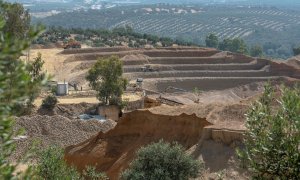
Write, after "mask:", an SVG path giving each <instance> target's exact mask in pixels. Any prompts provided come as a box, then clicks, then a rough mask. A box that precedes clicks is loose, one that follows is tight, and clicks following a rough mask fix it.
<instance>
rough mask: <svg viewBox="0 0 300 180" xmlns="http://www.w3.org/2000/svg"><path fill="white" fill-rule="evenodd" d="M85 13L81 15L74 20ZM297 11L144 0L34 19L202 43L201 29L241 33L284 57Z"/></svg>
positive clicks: (295, 35)
mask: <svg viewBox="0 0 300 180" xmlns="http://www.w3.org/2000/svg"><path fill="white" fill-rule="evenodd" d="M79 19H84V21H78V20H79ZM299 19H300V13H299V12H298V11H286V10H281V9H276V8H268V7H250V8H248V7H237V6H202V7H201V6H184V5H181V6H176V5H161V4H160V5H143V6H126V7H115V8H111V9H106V10H100V11H99V10H97V11H94V10H90V11H74V12H69V13H61V14H58V15H55V16H51V17H47V18H45V19H38V20H35V22H38V21H41V22H42V23H44V24H46V25H47V26H62V27H66V28H91V29H99V28H105V29H113V28H115V27H124V26H126V25H129V26H130V27H132V28H133V29H134V31H136V32H140V33H150V34H154V35H159V36H167V37H170V38H174V39H178V40H184V41H188V42H192V43H194V44H204V43H205V37H206V35H208V34H210V33H215V34H216V35H217V36H218V37H219V38H220V39H221V40H223V39H226V38H230V39H234V38H241V39H244V41H245V42H246V43H247V44H249V45H250V46H252V45H256V44H261V46H262V47H263V51H264V54H265V55H266V56H270V57H277V58H278V57H279V58H287V57H290V56H292V55H293V52H292V48H293V47H295V46H297V45H299V42H300V39H299V37H300V34H299V33H300V31H299V30H298V29H299V27H300V20H299Z"/></svg>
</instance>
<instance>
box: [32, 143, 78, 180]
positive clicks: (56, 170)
mask: <svg viewBox="0 0 300 180" xmlns="http://www.w3.org/2000/svg"><path fill="white" fill-rule="evenodd" d="M39 158H40V159H39V162H38V165H37V167H36V169H37V174H38V175H39V176H40V177H42V178H43V179H48V180H52V179H53V180H56V179H79V177H80V175H79V174H78V173H77V171H76V170H75V169H74V168H70V167H68V166H67V165H66V163H65V162H64V160H63V158H64V151H63V149H61V148H58V147H50V148H48V149H46V150H44V151H42V152H41V154H40V157H39ZM67 177H70V178H67ZM71 177H72V178H71Z"/></svg>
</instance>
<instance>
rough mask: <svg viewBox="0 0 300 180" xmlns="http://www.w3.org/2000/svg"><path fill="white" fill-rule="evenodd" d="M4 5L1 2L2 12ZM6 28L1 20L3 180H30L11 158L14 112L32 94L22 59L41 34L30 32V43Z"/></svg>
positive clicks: (0, 174)
mask: <svg viewBox="0 0 300 180" xmlns="http://www.w3.org/2000/svg"><path fill="white" fill-rule="evenodd" d="M2 5H3V2H2V1H0V6H1V8H3V7H2ZM1 13H2V9H1ZM5 25H6V19H2V16H0V179H13V178H15V179H26V178H28V177H29V176H30V175H29V174H28V173H29V171H26V172H25V173H19V174H16V172H15V170H16V165H12V164H11V163H10V162H9V161H8V158H9V157H10V155H11V154H12V153H13V151H14V141H13V140H12V136H13V130H12V126H13V116H14V115H15V114H14V111H13V108H14V107H15V106H16V104H19V103H25V101H26V100H28V98H29V97H30V95H31V94H32V87H31V82H32V79H31V75H30V73H29V72H28V68H27V67H26V65H25V64H24V63H23V62H22V61H20V60H18V58H19V57H20V56H21V54H22V52H23V51H24V50H26V49H27V48H28V47H29V46H30V42H31V40H33V39H34V38H35V37H36V36H37V35H38V33H39V32H40V31H39V30H32V31H29V32H28V34H27V36H26V37H27V38H26V39H22V38H20V39H19V38H15V37H13V36H12V35H11V34H9V33H6V32H5ZM8 67H13V70H12V71H7V68H8ZM12 79H13V81H12ZM12 82H13V83H12ZM39 85H41V84H39Z"/></svg>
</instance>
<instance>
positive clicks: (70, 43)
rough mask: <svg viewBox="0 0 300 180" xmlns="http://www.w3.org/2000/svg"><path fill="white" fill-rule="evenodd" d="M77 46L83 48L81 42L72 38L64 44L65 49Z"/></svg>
mask: <svg viewBox="0 0 300 180" xmlns="http://www.w3.org/2000/svg"><path fill="white" fill-rule="evenodd" d="M75 48H81V44H80V42H78V41H76V40H74V39H71V40H69V41H68V42H67V43H66V44H65V45H64V49H75Z"/></svg>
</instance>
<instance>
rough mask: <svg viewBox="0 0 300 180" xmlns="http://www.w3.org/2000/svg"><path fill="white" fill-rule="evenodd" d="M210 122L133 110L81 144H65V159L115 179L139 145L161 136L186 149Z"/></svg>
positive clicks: (156, 139)
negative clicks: (112, 126) (89, 166)
mask: <svg viewBox="0 0 300 180" xmlns="http://www.w3.org/2000/svg"><path fill="white" fill-rule="evenodd" d="M209 125H212V124H211V123H209V122H208V121H207V120H206V119H205V118H199V117H197V116H196V115H195V114H192V115H187V114H180V115H174V116H170V115H161V114H154V113H152V112H150V111H148V110H138V111H133V112H130V113H128V114H126V115H125V116H124V117H122V118H121V119H120V121H119V122H118V124H117V126H116V127H115V128H114V129H112V130H110V131H109V132H107V133H102V132H100V133H98V134H97V135H96V136H94V137H92V138H90V139H88V140H86V141H84V142H82V143H80V144H77V145H74V146H69V147H67V148H66V151H65V159H66V161H67V162H68V163H69V164H72V165H75V166H76V167H77V168H78V170H83V169H84V168H85V167H86V166H88V165H92V166H96V168H97V170H98V171H104V172H106V173H107V175H108V176H109V177H110V178H111V179H118V177H119V174H120V172H121V171H122V170H124V169H125V168H127V167H128V164H129V163H130V162H131V160H132V159H133V157H134V154H135V152H136V150H137V149H138V148H140V147H141V146H144V145H147V144H149V143H151V142H156V141H159V140H160V139H164V140H165V141H168V142H173V141H177V142H179V143H180V144H182V145H183V146H184V147H185V148H186V149H189V148H191V147H193V146H194V145H195V144H197V143H198V141H199V139H200V138H201V136H202V133H203V128H204V127H206V126H209Z"/></svg>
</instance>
